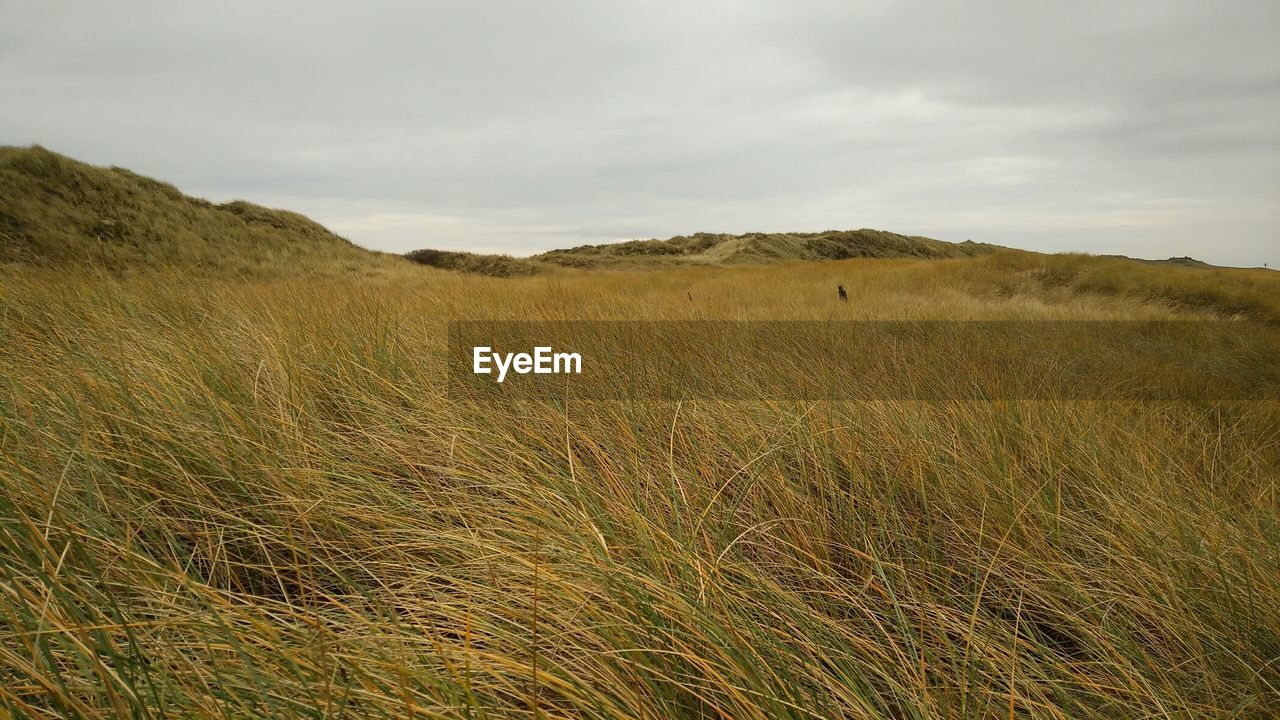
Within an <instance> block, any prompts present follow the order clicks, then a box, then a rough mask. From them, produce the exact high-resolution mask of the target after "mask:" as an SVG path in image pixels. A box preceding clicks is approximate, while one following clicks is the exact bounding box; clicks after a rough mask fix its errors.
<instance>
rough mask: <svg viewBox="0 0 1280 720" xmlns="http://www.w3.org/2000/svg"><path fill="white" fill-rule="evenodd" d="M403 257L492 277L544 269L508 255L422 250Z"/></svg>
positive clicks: (435, 266)
mask: <svg viewBox="0 0 1280 720" xmlns="http://www.w3.org/2000/svg"><path fill="white" fill-rule="evenodd" d="M405 257H407V258H409V259H410V260H412V261H414V262H416V263H419V264H422V265H429V266H431V267H434V268H440V269H441V270H457V271H459V272H467V273H475V274H478V275H490V276H493V277H513V276H517V275H533V274H535V273H538V272H541V271H542V270H545V269H546V268H545V266H542V265H540V264H539V263H537V262H536V261H531V260H527V259H524V258H514V257H511V256H510V255H483V254H480V253H471V252H452V251H449V250H430V249H423V250H414V251H412V252H408V253H405Z"/></svg>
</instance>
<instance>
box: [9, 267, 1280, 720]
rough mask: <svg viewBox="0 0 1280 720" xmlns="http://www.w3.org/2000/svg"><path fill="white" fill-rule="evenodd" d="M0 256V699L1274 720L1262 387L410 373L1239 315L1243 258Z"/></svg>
mask: <svg viewBox="0 0 1280 720" xmlns="http://www.w3.org/2000/svg"><path fill="white" fill-rule="evenodd" d="M3 272H4V275H3V276H2V277H0V486H2V492H0V707H4V708H6V709H7V710H9V711H11V712H13V713H16V714H18V715H30V716H36V717H40V716H47V717H109V716H140V717H148V716H160V715H164V716H184V715H218V716H236V717H252V716H263V715H270V716H282V717H339V716H350V717H392V718H403V717H447V718H481V717H491V718H507V717H546V718H551V717H596V718H669V717H688V718H730V717H732V718H779V717H792V718H988V717H1037V718H1104V717H1105V718H1134V717H1168V718H1265V717H1275V716H1277V715H1278V714H1280V573H1277V572H1276V568H1277V567H1280V522H1278V521H1280V512H1278V511H1280V498H1278V497H1277V486H1276V481H1277V478H1278V477H1280V447H1278V446H1277V443H1276V442H1275V440H1276V438H1277V437H1280V407H1278V406H1277V404H1276V403H1275V402H1274V401H1258V402H1239V403H1214V404H1208V403H1159V404H1152V403H1145V404H1144V403H1138V402H1132V401H1127V400H1124V399H1123V398H1116V399H1114V400H1110V401H1105V402H1038V403H1030V402H1022V403H1013V402H1010V403H936V404H920V403H902V402H900V403H890V402H868V403H824V404H814V405H799V404H795V403H763V402H761V403H717V402H710V401H706V402H690V403H684V404H679V405H676V404H669V403H658V402H651V403H600V404H595V405H585V404H584V405H578V406H573V405H570V406H568V407H563V406H562V407H554V406H550V405H533V404H524V405H519V406H506V407H503V406H496V405H493V404H485V403H481V402H479V401H478V400H475V399H468V398H466V397H456V396H450V395H449V394H448V393H446V392H445V386H444V371H443V362H444V338H445V322H446V321H447V320H448V319H451V318H474V317H477V316H479V315H484V316H492V317H509V318H546V319H556V318H564V319H570V318H571V319H580V318H593V317H599V318H648V319H654V318H681V319H683V318H698V317H705V318H734V319H746V318H800V319H824V318H828V317H832V318H893V319H907V318H964V319H978V318H992V319H994V318H1024V319H1087V318H1093V319H1112V318H1114V319H1127V318H1143V319H1165V318H1193V317H1194V318H1207V317H1225V316H1231V317H1235V318H1237V320H1238V321H1239V322H1241V323H1243V324H1245V325H1246V326H1247V325H1252V324H1255V323H1261V324H1264V325H1269V324H1272V323H1275V322H1276V321H1277V319H1278V318H1280V280H1278V279H1277V276H1276V275H1274V274H1266V273H1248V272H1229V271H1204V270H1189V269H1183V268H1176V267H1147V266H1139V265H1137V264H1135V263H1131V262H1127V261H1121V260H1108V259H1097V258H1073V257H1053V258H1046V257H1043V256H1040V257H1037V256H1030V255H1025V256H1024V255H1019V254H1000V255H995V256H991V257H985V258H979V259H971V260H943V261H928V262H924V261H910V260H895V261H878V260H852V261H845V262H835V263H831V262H828V263H817V264H786V265H776V266H769V267H735V268H700V269H696V270H694V269H671V270H661V271H653V272H647V273H622V272H616V273H615V272H597V273H578V272H571V271H566V272H562V273H556V274H552V275H545V276H537V277H526V278H513V279H496V278H486V277H478V276H461V275H457V274H453V273H446V272H442V271H436V270H432V269H429V268H422V267H418V266H413V265H407V264H406V265H404V266H397V267H396V268H395V269H393V270H388V271H386V272H379V273H375V274H360V275H359V276H357V277H349V276H347V275H344V274H343V273H333V274H330V275H328V276H326V277H323V278H322V279H306V280H303V279H287V278H276V279H256V280H252V281H245V280H214V279H206V280H201V281H195V282H193V281H192V280H191V279H190V276H189V275H187V274H176V273H169V272H164V271H161V272H147V273H138V274H134V275H131V276H126V277H120V276H117V275H111V276H108V275H104V274H78V273H74V272H69V271H65V270H30V271H22V272H17V271H14V270H8V271H3ZM837 282H840V283H843V284H844V285H845V286H846V287H847V288H849V291H850V295H851V301H850V302H849V303H848V304H841V303H837V302H834V291H833V288H834V285H835V284H836V283H837Z"/></svg>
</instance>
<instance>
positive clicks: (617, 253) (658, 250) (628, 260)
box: [407, 228, 1006, 276]
mask: <svg viewBox="0 0 1280 720" xmlns="http://www.w3.org/2000/svg"><path fill="white" fill-rule="evenodd" d="M1002 249H1006V248H1002V247H1000V246H998V245H987V244H984V243H975V242H970V241H966V242H963V243H950V242H945V241H943V240H934V239H933V238H927V237H919V236H914V235H899V234H898V233H892V232H886V231H883V230H870V229H865V228H864V229H862V230H828V231H826V232H820V233H746V234H743V235H727V234H718V233H695V234H693V235H678V236H676V237H673V238H670V239H667V240H628V241H625V242H616V243H606V244H601V245H581V246H578V247H574V248H567V249H559V250H550V251H547V252H544V253H539V254H537V255H533V256H532V257H528V258H515V257H510V256H506V255H479V254H475V253H466V252H450V251H443V250H430V249H425V250H415V251H414V252H411V253H408V255H407V257H408V258H409V259H410V260H414V261H415V262H419V263H423V264H425V265H431V266H433V267H438V268H442V269H446V270H461V271H463V272H477V273H481V274H486V275H497V276H512V275H530V274H534V273H537V272H543V271H546V270H549V269H553V268H558V267H559V268H580V269H586V270H597V269H603V270H639V269H653V268H666V267H697V266H719V265H765V264H770V263H778V262H794V261H820V260H848V259H852V258H920V259H943V258H968V257H979V256H982V255H989V254H991V253H993V252H996V251H997V250H1002Z"/></svg>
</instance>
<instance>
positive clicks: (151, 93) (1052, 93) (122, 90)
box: [0, 0, 1280, 267]
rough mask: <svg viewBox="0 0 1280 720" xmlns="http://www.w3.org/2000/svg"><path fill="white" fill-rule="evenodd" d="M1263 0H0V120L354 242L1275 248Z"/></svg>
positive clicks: (1277, 31) (1279, 261)
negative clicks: (805, 237) (885, 238)
mask: <svg viewBox="0 0 1280 720" xmlns="http://www.w3.org/2000/svg"><path fill="white" fill-rule="evenodd" d="M1278 37H1280V2H1277V1H1276V0H1217V1H1215V2H1204V1H1203V0H1193V1H1188V0H1108V1H1099V0H1077V1H1076V2H1072V3H1032V2H1025V1H1015V0H970V1H967V2H963V3H958V2H954V1H953V0H916V1H912V2H888V1H886V0H863V1H857V0H812V1H806V0H733V1H729V0H648V1H645V2H631V3H619V2H605V1H604V0H538V1H537V2H533V1H531V0H506V1H505V2H497V1H496V0H459V1H448V2H442V1H431V0H426V1H423V0H403V1H392V0H363V1H362V2H344V3H338V2H322V1H320V0H308V1H306V2H296V1H293V0H284V1H280V0H276V1H273V2H270V3H262V2H242V1H240V0H230V1H228V0H223V1H220V2H187V1H185V0H184V1H179V0H101V1H95V2H65V1H62V0H0V144H6V145H29V144H33V143H35V144H40V145H43V146H45V147H47V148H49V149H52V150H56V151H58V152H61V153H64V154H67V155H70V156H72V157H75V158H77V159H80V160H84V161H87V162H91V163H94V164H101V165H120V166H123V167H128V168H130V169H132V170H134V171H136V172H140V173H143V174H146V175H150V176H153V177H157V178H160V179H163V180H167V181H169V182H172V183H174V184H175V185H177V186H178V187H179V188H181V189H182V190H183V191H184V192H187V193H189V194H193V195H198V196H201V197H206V198H209V199H212V200H217V201H224V200H229V199H233V198H244V199H248V200H251V201H253V202H257V203H260V204H264V205H270V206H274V207H284V208H288V209H291V210H295V211H298V212H302V213H304V214H307V215H309V216H311V217H313V218H315V219H317V220H319V221H320V222H322V223H324V224H325V225H327V226H329V227H330V228H332V229H333V230H335V231H336V232H338V233H339V234H342V235H344V236H345V237H347V238H349V239H351V240H352V241H354V242H356V243H358V244H360V245H364V246H366V247H370V248H375V249H380V250H388V251H395V252H403V251H407V250H412V249H417V248H422V247H433V248H442V249H461V250H472V251H478V252H502V253H510V254H514V255H527V254H531V253H535V252H539V251H543V250H548V249H551V248H556V247H572V246H576V245H581V244H586V243H599V242H609V241H613V240H621V239H629V238H649V237H670V236H673V235H679V234H687V233H692V232H699V231H705V232H733V233H738V232H754V231H760V232H786V231H821V230H827V229H852V228H861V227H871V228H877V229H883V230H892V231H894V232H900V233H906V234H918V235H927V236H930V237H936V238H939V239H943V240H951V241H963V240H969V239H971V240H974V241H978V242H990V243H997V244H1003V245H1010V246H1014V247H1021V248H1027V249H1032V250H1042V251H1050V252H1063V251H1080V252H1090V253H1099V254H1111V253H1117V254H1126V255H1132V256H1136V257H1151V258H1163V257H1170V256H1183V255H1190V256H1193V257H1197V258H1200V259H1203V260H1207V261H1209V262H1214V263H1219V264H1227V265H1261V264H1263V263H1267V264H1269V265H1270V266H1272V267H1277V266H1280V41H1277V38H1278Z"/></svg>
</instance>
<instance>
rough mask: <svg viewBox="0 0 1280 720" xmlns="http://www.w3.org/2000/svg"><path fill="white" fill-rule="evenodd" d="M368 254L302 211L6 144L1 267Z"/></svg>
mask: <svg viewBox="0 0 1280 720" xmlns="http://www.w3.org/2000/svg"><path fill="white" fill-rule="evenodd" d="M389 262H391V263H399V262H400V261H399V258H396V257H394V256H390V255H383V254H381V253H374V252H371V251H368V250H364V249H362V248H360V247H358V246H356V245H354V244H352V243H351V242H349V241H347V240H345V239H343V238H341V237H339V236H337V235H335V234H334V233H332V232H330V231H328V230H327V229H325V228H324V227H322V226H321V225H319V224H317V223H315V222H313V221H312V220H309V219H307V218H305V217H303V216H301V215H298V214H296V213H291V212H286V211H282V210H271V209H268V208H264V207H260V206H258V205H254V204H252V203H248V202H244V201H240V200H237V201H234V202H229V203H224V204H214V203H211V202H209V201H207V200H202V199H199V198H193V197H188V196H186V195H183V194H182V193H181V192H179V191H178V190H177V188H175V187H173V186H172V185H169V184H167V183H163V182H159V181H157V180H153V179H151V178H147V177H143V176H141V175H138V174H136V173H133V172H130V171H128V170H125V169H123V168H118V167H111V168H103V167H97V166H93V165H88V164H85V163H82V162H78V161H76V160H72V159H71V158H68V157H65V156H62V155H59V154H57V153H55V152H51V151H49V150H46V149H44V148H42V147H39V146H32V147H29V148H18V147H0V264H17V265H28V266H56V267H79V268H89V269H105V270H108V271H111V272H128V271H135V270H139V269H155V268H162V267H171V268H180V269H182V270H184V271H194V272H196V273H197V274H203V275H217V276H241V275H249V276H260V275H279V274H293V273H303V274H308V273H331V272H343V271H353V270H365V269H368V268H369V267H370V266H371V265H372V266H377V265H379V264H383V265H385V264H387V263H389Z"/></svg>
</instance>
